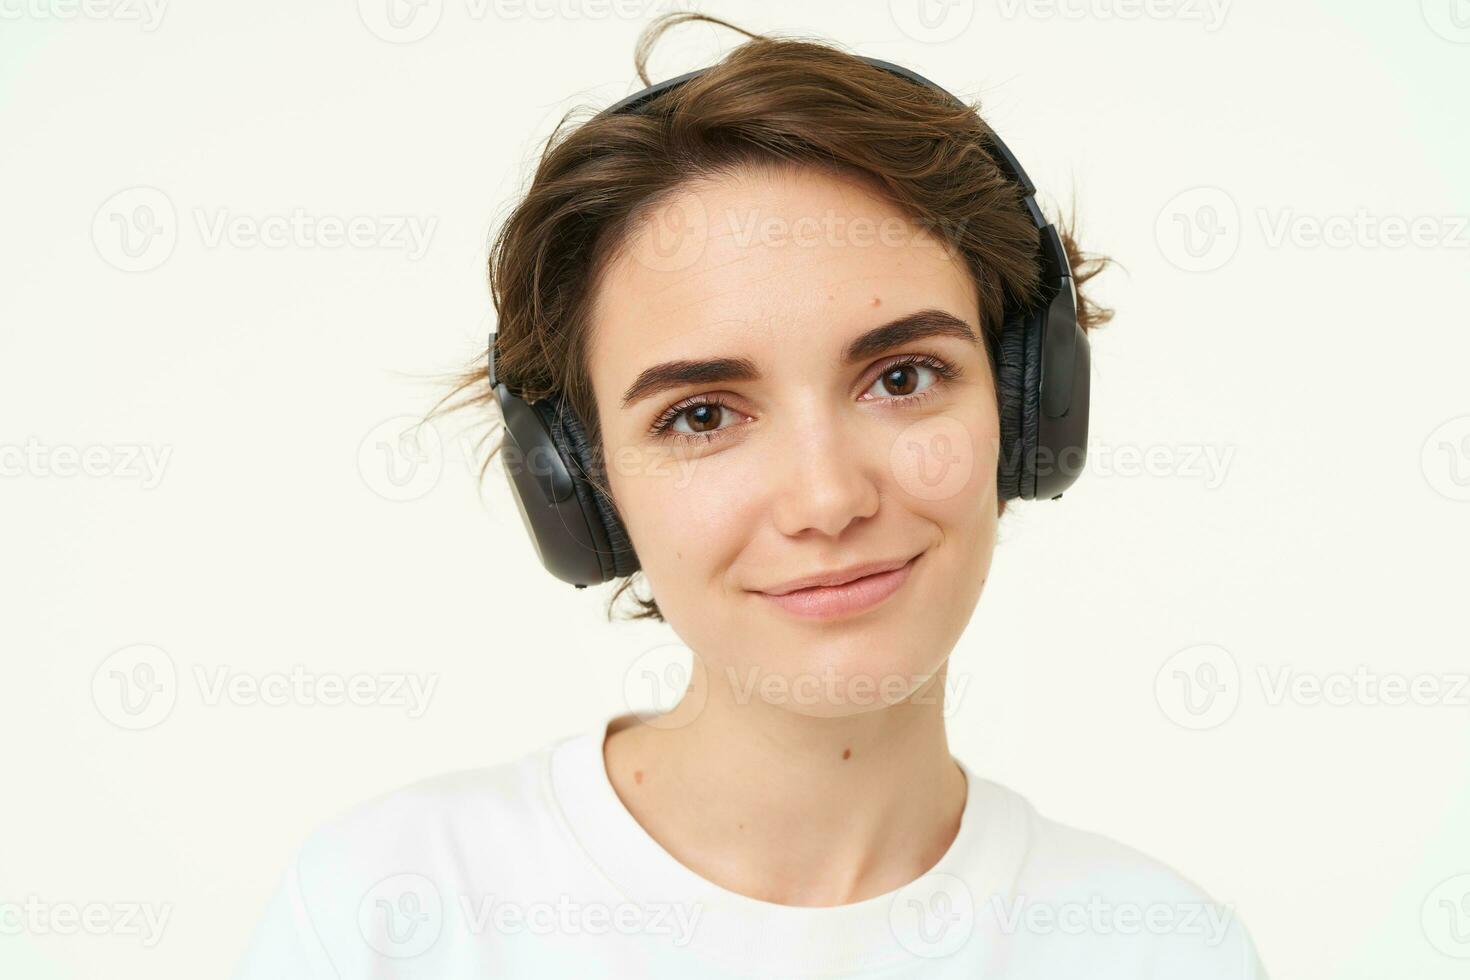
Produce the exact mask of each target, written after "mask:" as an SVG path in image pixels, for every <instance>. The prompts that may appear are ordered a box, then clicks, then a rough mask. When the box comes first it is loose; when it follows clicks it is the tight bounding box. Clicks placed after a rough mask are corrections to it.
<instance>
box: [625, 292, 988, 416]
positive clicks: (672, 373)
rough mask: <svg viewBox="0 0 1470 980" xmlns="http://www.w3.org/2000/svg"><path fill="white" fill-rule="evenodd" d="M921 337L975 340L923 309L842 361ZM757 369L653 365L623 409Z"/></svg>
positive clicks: (744, 362) (739, 360)
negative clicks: (685, 387) (639, 402)
mask: <svg viewBox="0 0 1470 980" xmlns="http://www.w3.org/2000/svg"><path fill="white" fill-rule="evenodd" d="M925 337H958V338H959V339H961V340H967V341H969V342H970V343H972V344H978V343H979V342H980V340H979V338H978V337H976V336H975V331H973V330H972V329H970V325H969V324H968V323H966V322H965V321H964V320H961V319H960V318H959V317H957V316H955V315H954V314H952V313H946V312H945V311H944V310H936V309H927V310H919V311H917V312H914V313H908V314H905V315H904V316H901V317H899V318H898V319H896V320H890V321H888V322H887V323H885V324H882V325H881V326H877V327H874V328H873V329H871V330H869V331H867V332H865V333H863V334H862V335H861V336H859V337H857V338H855V339H854V340H853V341H852V343H850V344H848V345H847V350H846V351H844V352H843V356H842V361H843V363H846V364H852V363H855V362H857V361H866V360H868V359H869V358H872V357H876V356H878V355H879V354H882V353H883V352H885V351H889V350H892V349H893V348H895V347H902V346H903V345H904V344H909V343H913V342H914V341H916V340H920V339H922V338H925ZM760 376H761V373H760V369H759V368H757V367H756V365H755V362H754V361H752V360H751V359H750V358H748V357H716V358H712V359H710V360H703V361H688V360H686V361H665V362H664V363H662V364H655V365H654V366H653V367H651V368H648V369H647V370H645V371H644V372H643V373H641V374H639V375H638V379H637V380H636V381H634V382H633V383H632V384H631V385H629V386H628V390H627V391H625V392H623V405H622V407H623V408H627V407H629V406H630V405H632V404H633V403H634V402H637V401H641V400H642V399H644V398H648V397H650V396H651V395H656V394H658V393H659V392H661V391H668V390H670V389H674V388H682V387H684V386H686V385H706V384H718V383H721V382H727V381H757V380H759V379H760Z"/></svg>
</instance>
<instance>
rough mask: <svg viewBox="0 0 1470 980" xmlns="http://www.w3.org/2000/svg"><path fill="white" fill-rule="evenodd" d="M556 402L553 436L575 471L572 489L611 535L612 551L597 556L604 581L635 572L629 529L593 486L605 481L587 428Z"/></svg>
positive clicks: (589, 515) (586, 510)
mask: <svg viewBox="0 0 1470 980" xmlns="http://www.w3.org/2000/svg"><path fill="white" fill-rule="evenodd" d="M555 402H556V404H555V406H554V408H555V410H554V412H553V419H554V421H553V424H552V427H551V428H552V437H553V438H554V439H556V441H557V448H558V449H560V450H561V451H562V455H563V458H564V459H566V461H567V466H568V469H569V470H570V471H571V474H572V488H573V489H574V490H575V491H576V494H577V499H578V500H580V501H581V502H582V510H583V512H584V513H585V514H587V515H588V518H589V520H596V521H597V522H598V524H600V526H601V527H602V531H603V533H604V534H605V535H606V536H607V543H608V548H609V551H610V553H609V554H603V553H601V552H599V553H598V556H597V557H598V561H599V562H600V564H601V565H602V568H603V580H604V581H607V580H609V579H613V578H619V577H622V576H625V575H632V574H633V573H634V572H636V571H638V568H639V562H638V556H637V554H635V553H634V551H633V542H632V541H631V540H630V539H629V537H628V531H627V529H626V528H625V527H623V522H622V519H621V518H619V517H618V515H617V511H616V510H615V509H614V507H613V504H612V501H611V500H609V499H608V497H607V494H605V493H603V492H602V491H600V490H598V489H597V487H596V486H594V485H593V481H594V480H596V481H599V482H605V481H602V480H601V477H602V469H601V467H599V466H597V465H596V461H595V459H594V453H593V451H592V444H591V440H589V439H588V438H587V431H586V429H585V428H583V426H582V420H581V419H579V418H578V417H577V413H576V412H574V411H572V409H571V407H570V406H569V405H567V404H566V403H565V402H564V401H563V400H562V399H561V398H560V397H558V398H556V399H555Z"/></svg>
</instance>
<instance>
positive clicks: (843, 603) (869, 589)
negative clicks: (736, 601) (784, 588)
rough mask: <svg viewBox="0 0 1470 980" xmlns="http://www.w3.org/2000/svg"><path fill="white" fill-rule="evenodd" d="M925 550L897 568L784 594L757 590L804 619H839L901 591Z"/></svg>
mask: <svg viewBox="0 0 1470 980" xmlns="http://www.w3.org/2000/svg"><path fill="white" fill-rule="evenodd" d="M923 556H924V553H923V552H920V553H919V554H917V555H915V556H914V557H912V558H910V559H909V560H908V561H906V562H904V563H903V564H902V565H900V566H899V567H898V568H894V569H890V570H888V571H883V572H875V573H873V574H870V575H864V576H861V577H860V578H855V579H853V580H851V581H849V582H843V583H842V584H840V585H817V586H811V587H808V588H804V589H794V590H792V591H790V592H786V593H783V594H781V595H773V594H772V593H770V592H760V593H757V594H758V595H760V596H761V597H762V598H764V599H766V600H768V601H770V602H773V603H775V604H776V605H777V606H779V607H781V608H782V609H783V610H785V611H786V612H788V613H791V614H792V615H794V616H799V617H801V618H803V619H836V618H840V617H843V616H851V615H855V614H857V613H860V612H866V611H867V610H869V609H872V608H874V607H876V606H878V605H879V604H880V603H882V602H884V601H885V600H886V599H888V598H889V597H890V596H892V595H894V594H895V593H896V592H898V591H899V590H900V589H901V588H902V587H903V585H904V583H905V582H907V581H908V579H909V577H910V574H911V573H912V572H913V569H914V566H915V565H916V564H917V563H918V561H919V559H920V558H922V557H923Z"/></svg>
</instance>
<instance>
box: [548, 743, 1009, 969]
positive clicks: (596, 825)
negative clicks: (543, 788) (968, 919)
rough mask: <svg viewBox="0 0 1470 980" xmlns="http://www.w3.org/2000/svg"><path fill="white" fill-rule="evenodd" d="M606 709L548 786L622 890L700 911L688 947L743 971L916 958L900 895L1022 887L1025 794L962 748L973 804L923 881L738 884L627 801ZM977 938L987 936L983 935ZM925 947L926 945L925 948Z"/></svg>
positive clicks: (552, 762) (986, 894)
mask: <svg viewBox="0 0 1470 980" xmlns="http://www.w3.org/2000/svg"><path fill="white" fill-rule="evenodd" d="M625 717H627V716H626V715H625V714H616V715H612V716H604V717H602V718H601V719H599V720H598V721H597V722H596V723H595V724H594V725H592V726H590V727H589V728H588V729H587V730H585V731H584V732H582V733H580V734H577V735H573V736H570V737H568V738H565V739H563V740H562V741H561V742H559V743H558V744H556V745H555V746H554V747H553V749H552V752H551V754H550V758H549V766H550V773H549V778H550V788H551V791H552V794H553V796H554V797H555V800H556V803H557V805H558V807H559V809H560V811H561V815H562V817H563V819H564V820H565V821H566V824H567V828H568V830H569V831H570V832H571V834H572V836H573V838H574V839H575V841H576V843H577V844H578V845H579V846H580V847H581V849H582V850H583V852H584V853H585V854H586V856H587V858H588V859H589V860H590V861H591V862H592V863H593V864H594V865H595V866H596V867H597V868H598V869H599V870H600V871H601V873H602V874H603V875H604V876H605V877H606V878H607V879H608V880H609V881H610V882H611V883H612V885H613V886H614V888H615V889H616V890H617V891H618V892H619V893H620V895H621V896H622V897H623V899H624V900H626V901H630V902H634V903H637V904H639V905H644V906H650V905H662V906H673V905H676V904H677V905H680V906H683V911H684V913H685V914H686V915H689V914H697V915H698V919H697V920H696V922H697V924H696V928H695V929H694V933H693V939H692V941H691V942H690V943H689V945H690V946H691V947H692V948H694V949H697V950H698V951H699V952H700V954H701V955H704V956H708V957H711V958H713V959H716V960H718V961H722V962H724V963H727V964H731V965H738V967H739V968H740V969H742V970H752V971H756V972H765V971H772V972H780V973H784V974H787V975H790V974H793V973H810V974H823V973H830V972H834V971H838V972H852V971H856V970H873V969H878V968H881V967H885V966H889V965H891V964H894V963H898V962H903V961H913V960H914V959H915V956H916V951H915V950H914V948H913V946H914V941H912V937H909V936H906V935H905V932H906V930H905V927H904V926H903V925H902V922H901V921H900V920H901V919H902V916H901V915H898V914H896V909H895V905H896V904H897V903H900V902H904V901H909V900H913V899H915V898H917V899H920V900H929V899H931V898H932V895H933V892H934V890H935V889H936V888H938V889H941V890H943V891H945V892H946V893H950V894H947V895H946V896H945V901H947V902H948V901H953V900H954V898H955V895H954V894H953V893H955V892H960V893H963V895H964V899H965V900H967V901H969V902H971V903H973V904H972V907H973V908H974V909H975V910H979V909H980V908H981V906H982V905H983V904H985V903H988V902H990V901H991V900H992V898H993V897H994V896H1001V897H1004V896H1007V895H1009V894H1010V892H1011V891H1012V887H1013V885H1014V882H1015V879H1016V875H1017V873H1018V871H1019V869H1020V865H1021V861H1022V859H1023V858H1024V856H1025V853H1026V846H1027V840H1028V825H1027V819H1026V804H1025V801H1024V800H1022V799H1021V798H1020V797H1018V796H1017V795H1016V794H1015V793H1013V792H1011V791H1010V790H1008V789H1006V788H1005V787H1002V786H999V785H997V784H996V783H993V782H990V781H989V780H985V779H981V778H980V777H979V776H977V775H976V774H975V773H974V772H972V771H971V770H970V768H969V767H968V766H966V765H965V764H964V762H963V761H961V760H960V759H958V758H955V763H956V764H957V765H958V766H959V767H960V770H961V771H962V772H963V773H964V775H965V784H966V794H965V808H964V811H963V813H962V814H961V816H960V826H959V830H958V832H957V833H956V834H955V838H954V840H953V841H952V842H951V843H950V846H949V848H948V849H947V850H946V851H945V852H944V854H943V855H942V856H941V857H940V859H939V860H938V861H937V862H936V863H935V865H934V866H933V867H932V868H930V869H929V871H927V872H926V873H925V874H924V875H922V876H920V878H919V879H917V880H916V881H915V882H911V883H910V884H909V885H905V886H903V887H902V888H899V889H895V890H893V891H890V892H887V893H885V894H882V895H876V896H873V897H872V898H867V899H864V900H862V901H859V902H853V903H849V904H846V905H834V906H821V907H812V906H793V905H781V904H777V903H774V902H766V901H763V900H761V899H756V898H751V897H749V896H746V895H741V894H739V893H738V892H733V891H730V890H728V889H726V888H723V887H721V886H719V885H717V884H715V883H714V882H712V881H709V880H708V879H706V878H704V877H702V876H701V875H699V874H698V873H696V872H695V871H694V870H693V869H691V868H688V867H686V866H685V865H684V864H682V863H680V862H679V860H678V859H677V858H675V857H674V856H673V855H672V854H670V853H669V852H668V851H666V850H665V849H664V847H663V845H661V844H659V842H658V841H657V840H655V839H654V838H653V837H652V836H650V835H649V833H648V832H647V831H646V830H644V828H643V825H642V824H640V823H639V822H638V821H637V819H635V818H634V816H633V815H632V814H631V813H630V812H629V811H628V809H627V807H625V806H624V805H623V801H622V799H621V798H619V797H618V795H617V791H616V790H615V789H613V785H612V781H611V779H610V778H609V777H608V774H607V766H606V762H605V760H604V757H603V742H604V740H605V739H606V737H607V730H608V726H609V725H610V724H613V723H615V722H618V721H620V720H621V719H623V718H625ZM971 939H972V940H973V941H982V937H981V936H979V935H974V936H972V937H971ZM917 955H923V951H922V950H919V951H918V953H917Z"/></svg>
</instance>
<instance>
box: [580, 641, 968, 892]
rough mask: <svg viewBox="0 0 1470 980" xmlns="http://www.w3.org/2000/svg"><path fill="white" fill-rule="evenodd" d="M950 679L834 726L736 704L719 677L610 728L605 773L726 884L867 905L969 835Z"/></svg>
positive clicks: (655, 828) (760, 704)
mask: <svg viewBox="0 0 1470 980" xmlns="http://www.w3.org/2000/svg"><path fill="white" fill-rule="evenodd" d="M944 676H945V670H944V668H941V669H940V671H939V672H938V673H937V674H935V675H934V677H932V678H931V679H930V680H929V681H928V682H927V683H926V684H925V685H924V686H923V687H922V688H921V689H920V690H919V691H917V692H915V694H914V695H912V696H910V697H909V698H908V699H907V700H905V701H902V702H899V703H898V704H894V705H891V706H889V707H884V708H878V709H875V710H869V711H865V712H861V713H859V714H854V715H848V716H844V717H836V718H820V717H811V716H808V715H802V714H798V713H796V712H795V711H793V710H791V709H790V708H789V707H783V706H773V705H770V704H767V703H766V702H764V701H761V700H760V699H759V698H758V697H740V698H737V692H736V691H734V690H732V689H731V687H730V686H729V685H727V684H722V683H720V682H719V681H718V679H716V678H710V680H711V683H710V685H709V687H708V689H707V690H706V691H704V692H700V691H698V690H695V689H693V688H691V690H690V691H689V692H688V693H686V695H685V697H684V699H683V700H682V701H681V702H680V704H679V706H678V707H676V708H675V709H674V710H673V711H671V712H670V713H669V714H667V715H664V716H661V717H660V718H659V719H657V720H656V721H655V723H654V724H647V723H636V724H632V725H629V726H627V727H624V728H621V729H618V730H614V731H611V732H610V733H609V735H608V737H607V740H606V742H605V743H604V746H603V752H604V759H605V762H606V765H607V772H608V777H609V779H610V780H611V782H612V785H613V788H614V789H615V790H616V792H617V794H618V796H619V797H620V798H621V799H622V802H623V805H624V806H626V807H627V808H628V811H629V812H630V813H631V814H632V815H633V817H634V818H635V819H636V820H637V821H638V822H639V824H641V825H642V826H643V828H644V829H645V830H646V831H647V832H648V834H649V835H650V836H651V837H653V839H654V840H656V841H658V843H659V844H660V845H661V846H662V847H663V848H664V849H665V850H666V851H668V852H669V853H670V854H672V855H673V856H674V857H675V858H676V859H677V860H678V861H679V862H680V863H682V864H683V865H685V866H686V867H688V868H689V869H691V870H692V871H694V872H696V873H697V874H699V875H700V876H701V877H703V878H705V879H707V880H709V881H712V882H714V883H715V884H717V885H719V886H720V887H722V888H725V889H727V890H729V891H733V892H736V893H738V894H742V895H746V896H748V897H751V898H756V899H760V900H762V901H767V902H774V903H778V904H782V905H803V906H828V905H843V904H848V903H851V902H859V901H862V900H864V899H867V898H872V897H873V896H875V895H881V894H884V893H886V892H889V891H892V890H894V889H897V888H900V887H902V886H903V885H906V884H908V883H909V882H911V881H913V880H914V879H915V878H918V877H919V876H921V875H922V874H924V873H925V872H926V871H928V870H929V868H931V867H933V866H934V864H935V863H936V862H938V860H939V859H940V857H942V856H943V854H944V852H945V851H946V850H948V848H949V846H950V844H951V843H952V842H953V840H954V838H955V835H956V833H957V832H958V830H959V825H960V816H961V814H962V813H963V811H964V806H965V796H966V786H965V777H964V774H963V773H962V772H961V771H960V769H959V767H958V766H957V765H956V764H955V762H954V759H953V758H952V757H951V756H950V752H949V747H948V742H947V740H946V737H945V730H944V713H943V692H944ZM701 695H703V696H701Z"/></svg>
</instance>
